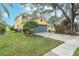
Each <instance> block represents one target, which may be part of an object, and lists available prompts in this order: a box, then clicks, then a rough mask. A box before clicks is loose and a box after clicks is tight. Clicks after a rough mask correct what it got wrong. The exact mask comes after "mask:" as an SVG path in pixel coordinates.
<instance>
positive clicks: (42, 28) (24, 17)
mask: <svg viewBox="0 0 79 59" xmlns="http://www.w3.org/2000/svg"><path fill="white" fill-rule="evenodd" d="M30 20H33V21H35V22H37V23H38V24H39V27H37V28H36V29H35V32H47V30H48V28H49V27H48V21H47V20H46V19H44V18H42V17H38V18H34V17H33V16H31V15H28V14H27V13H22V14H20V15H19V16H17V17H16V19H15V22H14V29H18V30H22V29H23V25H24V22H27V21H30Z"/></svg>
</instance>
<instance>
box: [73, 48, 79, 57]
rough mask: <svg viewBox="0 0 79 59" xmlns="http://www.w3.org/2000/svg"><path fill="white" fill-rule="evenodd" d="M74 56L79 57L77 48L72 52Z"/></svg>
mask: <svg viewBox="0 0 79 59" xmlns="http://www.w3.org/2000/svg"><path fill="white" fill-rule="evenodd" d="M74 56H79V48H77V49H76V50H75V52H74Z"/></svg>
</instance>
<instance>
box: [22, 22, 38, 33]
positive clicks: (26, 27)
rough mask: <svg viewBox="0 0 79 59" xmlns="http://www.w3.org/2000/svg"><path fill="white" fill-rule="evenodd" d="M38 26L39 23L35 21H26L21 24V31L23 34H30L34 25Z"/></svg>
mask: <svg viewBox="0 0 79 59" xmlns="http://www.w3.org/2000/svg"><path fill="white" fill-rule="evenodd" d="M38 26H39V24H38V23H37V22H35V21H28V22H26V23H25V24H24V26H23V32H24V33H25V34H32V33H33V31H34V29H35V28H36V27H38Z"/></svg>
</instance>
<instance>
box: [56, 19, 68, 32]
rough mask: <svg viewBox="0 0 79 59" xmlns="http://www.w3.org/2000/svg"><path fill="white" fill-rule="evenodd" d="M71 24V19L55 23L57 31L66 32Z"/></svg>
mask: <svg viewBox="0 0 79 59" xmlns="http://www.w3.org/2000/svg"><path fill="white" fill-rule="evenodd" d="M68 24H69V21H68V20H66V19H64V20H62V21H61V22H60V24H56V25H55V32H58V33H65V32H67V31H68V28H67V25H68Z"/></svg>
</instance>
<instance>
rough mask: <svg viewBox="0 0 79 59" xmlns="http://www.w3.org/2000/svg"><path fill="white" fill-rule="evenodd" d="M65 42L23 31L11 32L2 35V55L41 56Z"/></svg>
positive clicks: (0, 44) (0, 52) (0, 47)
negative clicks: (25, 33)
mask: <svg viewBox="0 0 79 59" xmlns="http://www.w3.org/2000/svg"><path fill="white" fill-rule="evenodd" d="M62 43H63V42H61V41H58V40H54V39H49V38H45V37H40V36H33V37H28V36H25V35H24V34H23V33H14V32H9V33H6V34H5V35H2V36H0V55H2V56H14V55H17V56H22V55H23V56H26V55H28V56H39V55H43V54H45V53H46V52H48V51H50V50H51V49H53V48H55V47H57V46H58V45H60V44H62Z"/></svg>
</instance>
